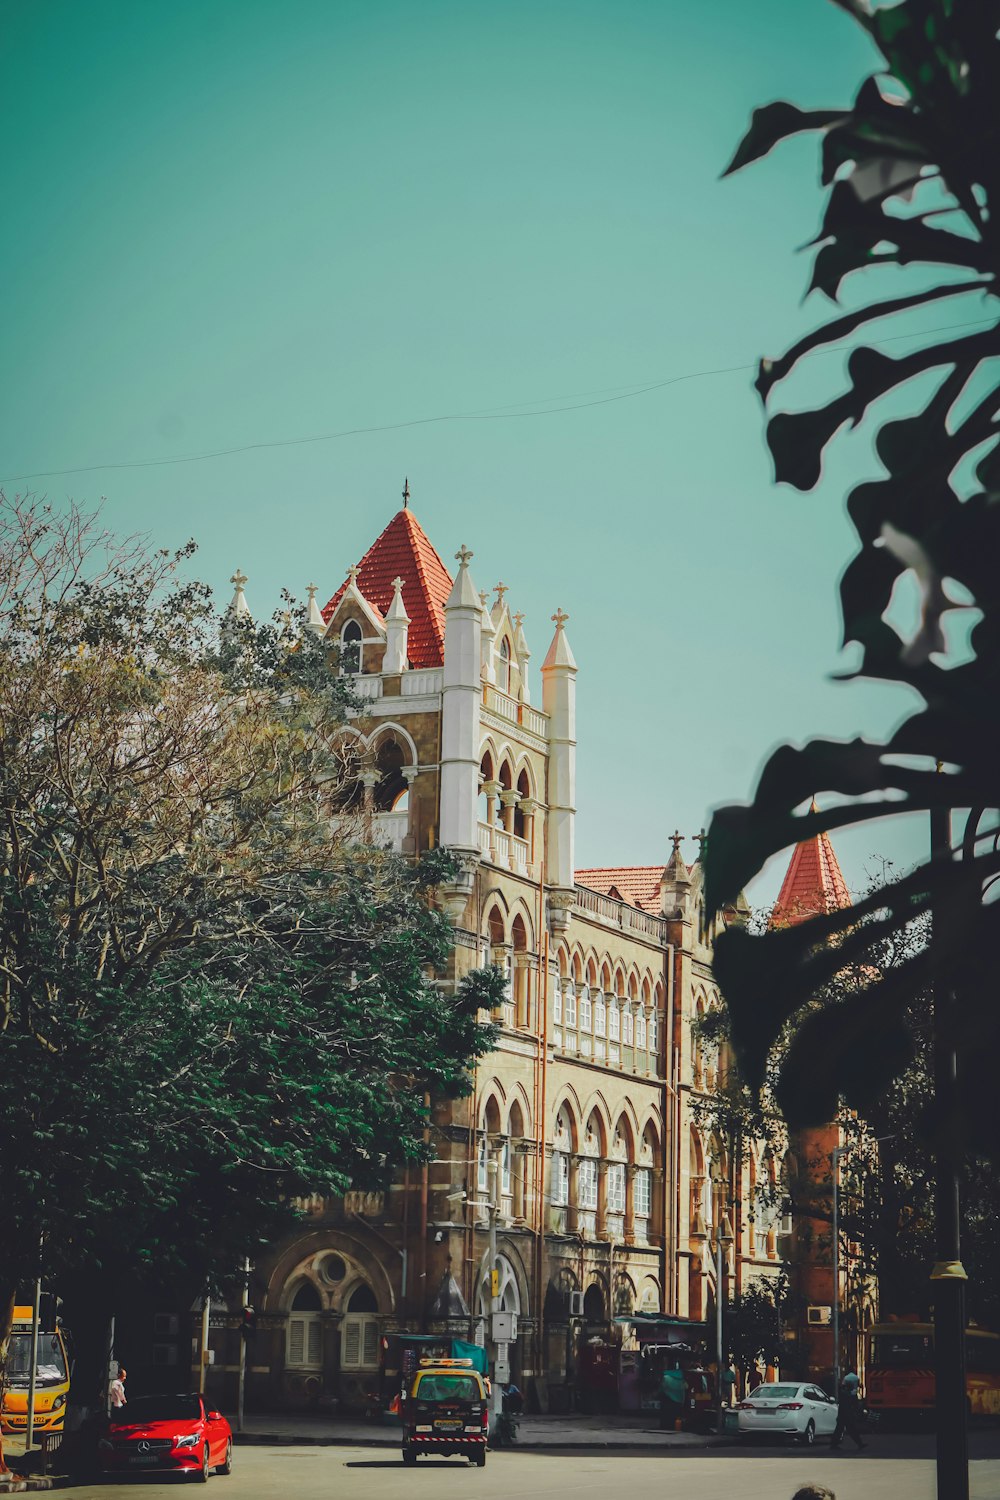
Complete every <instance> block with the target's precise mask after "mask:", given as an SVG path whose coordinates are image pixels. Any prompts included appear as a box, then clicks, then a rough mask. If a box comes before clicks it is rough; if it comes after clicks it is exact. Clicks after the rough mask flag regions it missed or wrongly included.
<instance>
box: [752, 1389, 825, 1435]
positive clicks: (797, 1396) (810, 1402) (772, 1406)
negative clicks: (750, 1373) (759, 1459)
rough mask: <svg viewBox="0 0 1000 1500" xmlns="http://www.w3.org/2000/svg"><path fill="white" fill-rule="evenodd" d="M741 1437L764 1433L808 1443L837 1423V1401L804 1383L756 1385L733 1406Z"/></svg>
mask: <svg viewBox="0 0 1000 1500" xmlns="http://www.w3.org/2000/svg"><path fill="white" fill-rule="evenodd" d="M737 1414H738V1420H739V1432H740V1436H741V1437H758V1436H763V1434H765V1433H769V1434H771V1435H773V1436H774V1437H775V1438H781V1439H788V1438H791V1439H792V1440H793V1441H794V1440H796V1439H797V1440H798V1441H799V1442H801V1443H808V1444H812V1443H814V1442H815V1441H816V1439H817V1438H818V1437H832V1436H833V1433H834V1429H835V1428H836V1426H837V1403H836V1401H835V1400H834V1399H833V1397H832V1396H828V1395H827V1394H826V1392H825V1391H822V1390H820V1388H819V1386H818V1385H810V1384H808V1382H806V1383H804V1384H802V1385H786V1384H784V1383H781V1384H778V1385H759V1386H758V1387H757V1389H756V1390H754V1391H751V1392H750V1394H749V1396H748V1397H747V1398H746V1400H745V1401H741V1402H740V1404H739V1406H738V1407H737Z"/></svg>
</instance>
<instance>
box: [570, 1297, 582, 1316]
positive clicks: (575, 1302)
mask: <svg viewBox="0 0 1000 1500" xmlns="http://www.w3.org/2000/svg"><path fill="white" fill-rule="evenodd" d="M569 1315H570V1317H571V1318H582V1317H583V1293H582V1292H570V1294H569Z"/></svg>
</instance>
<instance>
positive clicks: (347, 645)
mask: <svg viewBox="0 0 1000 1500" xmlns="http://www.w3.org/2000/svg"><path fill="white" fill-rule="evenodd" d="M363 639H364V637H363V634H362V631H361V626H360V625H359V624H358V622H357V620H348V622H347V624H346V625H345V626H344V628H343V630H342V631H341V632H340V675H341V676H342V677H351V676H353V675H354V674H355V673H357V672H360V671H361V665H362V653H363V651H364V646H363V645H362V641H363Z"/></svg>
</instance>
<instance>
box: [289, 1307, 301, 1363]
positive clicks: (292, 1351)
mask: <svg viewBox="0 0 1000 1500" xmlns="http://www.w3.org/2000/svg"><path fill="white" fill-rule="evenodd" d="M304 1354H305V1319H304V1318H290V1319H289V1322H288V1363H289V1364H290V1365H301V1364H302V1358H303V1355H304Z"/></svg>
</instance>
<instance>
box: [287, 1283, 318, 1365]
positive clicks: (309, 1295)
mask: <svg viewBox="0 0 1000 1500" xmlns="http://www.w3.org/2000/svg"><path fill="white" fill-rule="evenodd" d="M322 1308H323V1303H322V1301H321V1299H320V1295H319V1292H318V1291H317V1290H316V1288H315V1287H314V1286H313V1284H312V1282H311V1281H304V1282H303V1283H302V1285H301V1286H300V1287H299V1288H298V1289H297V1291H296V1293H295V1295H294V1297H293V1298H292V1306H291V1312H290V1313H289V1317H288V1324H287V1327H286V1330H285V1364H286V1366H287V1367H288V1369H290V1370H321V1369H322V1368H323V1322H322V1317H321V1313H322Z"/></svg>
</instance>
